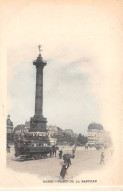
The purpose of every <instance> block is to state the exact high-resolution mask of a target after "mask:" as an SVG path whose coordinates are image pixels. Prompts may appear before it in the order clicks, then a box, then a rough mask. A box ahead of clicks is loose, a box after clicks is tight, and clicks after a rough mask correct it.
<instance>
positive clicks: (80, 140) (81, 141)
mask: <svg viewBox="0 0 123 194" xmlns="http://www.w3.org/2000/svg"><path fill="white" fill-rule="evenodd" d="M87 141H88V138H87V137H86V136H84V135H82V134H81V133H80V134H79V135H78V138H77V144H78V145H85V144H86V143H87Z"/></svg>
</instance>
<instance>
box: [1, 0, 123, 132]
mask: <svg viewBox="0 0 123 194" xmlns="http://www.w3.org/2000/svg"><path fill="white" fill-rule="evenodd" d="M81 2H83V3H81V5H80V4H71V3H70V4H69V3H63V4H62V3H61V4H60V3H58V1H56V3H55V2H54V1H53V2H52V3H48V2H46V3H41V1H35V3H34V1H30V2H29V1H25V4H24V5H23V6H21V8H19V6H17V5H16V6H15V5H11V4H9V6H8V10H7V8H6V12H7V11H8V12H7V13H8V17H6V19H5V22H4V23H3V26H4V29H5V30H4V36H6V44H7V100H8V110H7V111H8V113H9V114H10V115H11V120H12V121H13V123H14V126H16V125H17V124H23V123H25V121H26V120H30V117H32V116H34V103H35V81H36V80H35V76H36V69H35V66H34V65H33V60H35V59H36V58H37V56H38V49H37V46H38V45H39V44H41V45H42V50H43V51H42V57H43V59H44V60H46V61H47V66H46V67H45V68H44V101H43V102H44V103H43V116H44V117H46V118H47V120H48V124H52V125H56V126H59V127H61V128H62V129H73V131H74V132H77V133H79V132H81V133H83V134H86V132H87V127H88V125H89V124H90V123H91V122H97V123H102V124H103V125H104V128H106V129H107V128H108V127H110V128H111V127H112V126H110V125H111V124H109V122H108V120H109V119H111V120H112V119H113V118H116V117H117V116H118V114H119V113H118V112H117V111H118V106H119V95H118V94H119V91H120V90H121V84H120V82H121V80H120V76H119V75H120V72H121V66H120V61H121V58H122V55H121V52H120V51H121V47H122V42H121V29H120V27H121V26H120V22H121V21H120V18H121V13H120V11H119V10H118V9H117V7H118V6H119V4H118V2H117V3H116V6H115V3H114V4H113V5H114V6H112V7H110V9H109V4H108V3H107V6H106V4H104V5H103V4H92V3H88V2H89V1H86V3H85V2H84V1H81ZM98 2H99V1H98ZM101 2H102V1H101ZM104 2H106V1H104ZM114 2H115V1H114ZM10 8H11V9H10ZM118 8H119V7H118ZM114 10H115V12H114ZM117 10H118V11H117ZM10 16H11V17H10ZM116 72H117V74H116ZM114 77H115V79H114ZM116 94H117V96H116ZM112 107H113V108H112ZM107 115H110V116H109V117H107ZM114 125H115V124H113V126H114Z"/></svg>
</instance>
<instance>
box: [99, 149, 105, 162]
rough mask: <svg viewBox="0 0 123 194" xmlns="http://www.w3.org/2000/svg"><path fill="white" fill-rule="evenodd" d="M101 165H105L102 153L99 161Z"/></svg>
mask: <svg viewBox="0 0 123 194" xmlns="http://www.w3.org/2000/svg"><path fill="white" fill-rule="evenodd" d="M102 163H103V164H105V163H104V153H103V152H102V153H101V161H100V164H102Z"/></svg>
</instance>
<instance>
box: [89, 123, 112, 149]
mask: <svg viewBox="0 0 123 194" xmlns="http://www.w3.org/2000/svg"><path fill="white" fill-rule="evenodd" d="M110 143H111V138H110V132H108V131H105V130H104V129H103V126H102V125H101V124H97V123H91V124H90V125H89V126H88V145H90V146H94V147H95V146H96V145H105V146H109V145H110Z"/></svg>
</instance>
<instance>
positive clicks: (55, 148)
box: [54, 146, 57, 157]
mask: <svg viewBox="0 0 123 194" xmlns="http://www.w3.org/2000/svg"><path fill="white" fill-rule="evenodd" d="M56 151H57V147H56V146H55V147H54V153H55V157H56Z"/></svg>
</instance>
